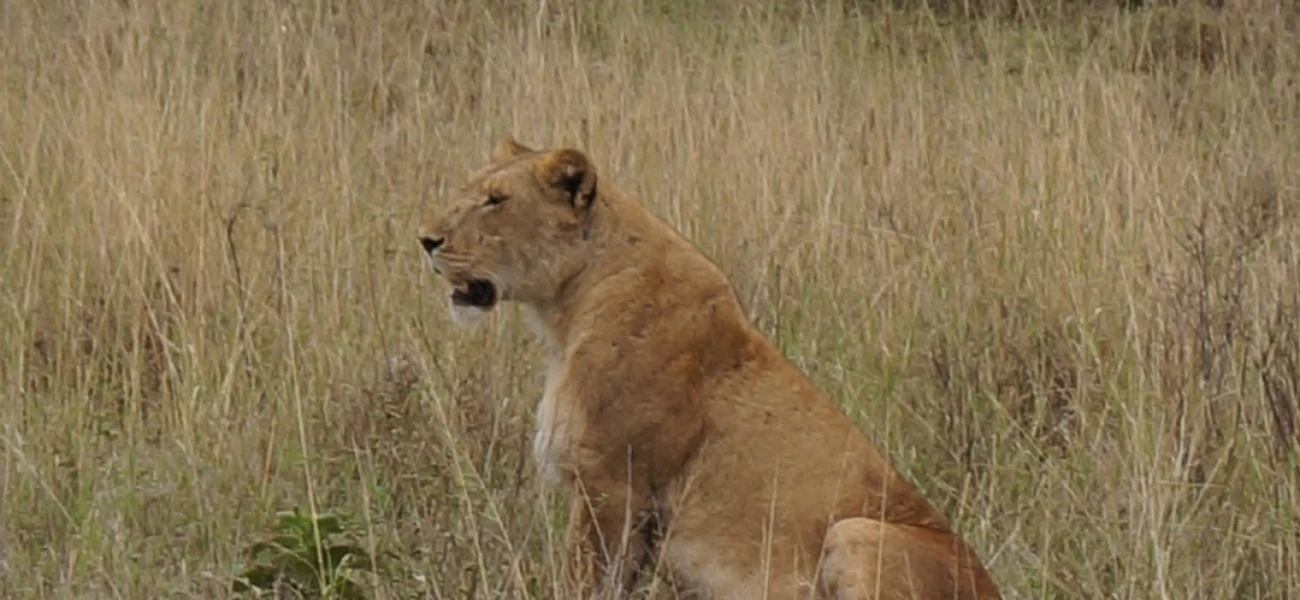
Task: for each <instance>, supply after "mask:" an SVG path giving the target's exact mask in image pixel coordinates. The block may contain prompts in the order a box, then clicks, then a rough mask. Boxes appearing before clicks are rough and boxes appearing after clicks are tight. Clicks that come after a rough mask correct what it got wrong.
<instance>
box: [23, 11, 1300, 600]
mask: <svg viewBox="0 0 1300 600" xmlns="http://www.w3.org/2000/svg"><path fill="white" fill-rule="evenodd" d="M1049 4H1050V5H1051V6H1050V7H1049V8H1043V9H1041V10H1029V11H1021V13H1019V14H1018V15H1011V16H1008V14H1009V13H1008V12H1006V11H997V10H994V11H991V12H990V13H989V14H988V15H986V16H985V17H981V18H973V17H970V16H962V15H957V14H954V13H952V12H949V13H936V12H927V11H916V10H898V11H893V10H891V11H884V10H874V9H873V10H865V9H858V8H854V7H852V6H850V7H847V8H846V7H844V6H841V5H838V4H835V3H830V4H826V3H813V4H799V3H796V2H748V1H746V2H738V3H730V4H727V3H722V2H692V3H680V4H672V3H668V2H652V1H650V0H641V1H639V2H631V3H628V4H626V5H614V4H609V5H597V4H594V3H592V4H574V3H568V2H558V1H557V2H550V3H548V4H542V5H531V6H526V7H520V6H514V5H510V4H509V3H504V2H494V3H481V4H480V3H473V2H463V3H456V2H440V1H437V0H428V1H425V2H416V1H413V0H412V1H404V0H394V1H388V2H375V3H369V4H367V3H360V2H357V3H349V2H325V1H319V2H313V1H290V0H282V1H276V2H269V3H261V4H255V3H238V2H229V3H209V2H198V1H195V0H181V1H178V2H149V1H134V0H122V1H120V2H119V1H109V0H87V1H85V2H78V3H73V2H68V1H55V2H37V1H35V0H13V1H9V2H4V3H3V4H2V5H0V52H2V53H3V54H2V56H3V58H4V60H3V61H0V331H2V332H3V335H2V336H0V597H4V598H88V599H89V598H95V599H100V598H132V599H134V598H189V597H202V598H217V597H228V596H229V593H228V590H229V586H230V582H231V579H232V577H234V576H235V575H236V574H238V573H239V572H240V571H241V569H243V568H244V567H245V566H246V565H247V564H248V562H249V556H248V555H247V553H246V550H247V549H248V548H249V546H250V545H251V544H253V543H254V542H257V541H259V540H262V539H264V538H266V537H267V536H269V535H271V534H273V533H274V529H273V526H274V523H275V520H276V514H277V512H278V511H284V510H289V509H292V508H293V507H300V508H301V509H302V510H304V511H307V512H308V513H310V511H312V510H313V509H314V510H317V511H322V512H326V511H328V512H334V513H338V514H341V515H343V516H346V517H348V518H349V519H350V520H351V522H352V523H353V524H354V525H355V533H354V534H353V535H354V538H355V541H356V543H357V544H358V545H359V546H360V547H361V548H362V549H364V550H366V551H368V552H373V553H375V554H378V555H382V556H383V557H384V559H385V560H384V563H383V565H384V566H385V570H384V571H383V572H382V573H379V574H376V575H370V574H367V573H364V572H362V573H360V574H358V575H357V578H358V581H360V582H361V583H363V584H364V586H365V588H366V590H367V592H368V593H369V595H371V596H373V597H378V598H417V597H418V598H426V597H427V598H550V597H552V590H553V589H554V588H553V584H554V579H555V573H556V570H557V568H556V565H557V559H558V553H557V543H556V542H557V539H558V536H559V534H560V532H561V531H562V527H563V521H562V519H563V517H562V515H563V514H564V513H563V511H561V510H557V509H558V507H559V506H561V504H560V503H561V501H562V498H561V497H560V496H559V495H558V494H556V493H553V492H550V491H548V490H546V489H545V488H544V487H543V486H542V485H541V484H540V481H539V479H538V477H537V476H536V475H535V474H534V468H533V464H532V462H531V458H530V457H529V456H528V453H527V448H528V445H529V439H530V436H531V430H530V427H531V423H532V411H533V404H534V403H535V401H536V399H537V397H538V395H539V388H540V382H541V374H540V372H539V369H538V361H537V360H536V359H537V356H536V350H537V348H536V346H535V342H534V341H533V340H532V339H531V338H530V336H529V335H527V333H526V331H525V330H524V328H523V326H522V324H521V323H520V322H519V319H518V318H517V316H516V315H515V314H514V309H513V308H510V307H507V308H506V309H505V310H500V311H498V313H497V314H496V315H495V316H494V317H493V318H492V319H490V320H489V321H488V322H485V323H484V325H483V326H482V327H479V328H476V329H453V327H452V326H451V324H450V321H449V318H448V316H447V314H446V311H445V310H444V301H445V296H446V293H447V290H446V289H445V287H443V286H442V284H440V283H439V282H437V281H435V280H434V279H433V278H432V276H431V274H430V273H429V272H428V270H427V267H426V265H425V263H424V260H423V257H422V255H421V252H420V248H419V245H418V244H417V243H416V238H415V231H416V226H417V224H418V220H419V219H420V217H421V216H423V214H424V213H425V211H427V210H429V209H433V208H436V207H437V206H438V205H439V203H440V202H442V201H443V200H444V199H446V198H447V197H448V193H449V190H450V189H451V188H452V186H454V185H456V184H458V183H459V182H460V180H461V178H462V177H464V175H465V174H466V173H467V172H468V171H469V170H471V169H473V168H476V167H478V166H480V165H481V164H482V163H483V162H484V161H485V160H486V157H487V155H488V153H489V152H490V149H491V147H492V146H493V145H494V143H495V142H496V141H497V139H499V138H500V137H501V136H503V135H506V134H513V135H516V136H517V137H518V138H519V139H520V140H521V141H523V142H524V143H526V144H530V145H535V146H560V145H572V146H576V147H579V148H582V149H583V150H585V151H587V152H588V153H589V155H590V156H591V157H592V159H593V160H594V161H595V163H596V164H597V167H598V169H600V172H601V176H602V177H606V178H609V179H610V180H613V181H616V182H618V184H619V185H620V186H621V187H622V188H624V189H625V190H627V191H630V192H633V193H635V194H637V195H638V196H639V197H641V198H642V199H643V200H644V201H645V202H646V203H647V204H648V205H649V206H650V207H651V209H652V210H653V211H654V212H656V213H657V214H659V215H662V216H663V217H664V218H666V219H667V220H668V221H669V222H671V223H672V224H674V225H675V226H677V227H679V228H680V229H681V230H682V231H683V232H684V233H686V234H687V235H688V236H690V237H691V238H692V239H694V240H695V241H696V242H697V243H698V244H699V245H700V247H701V249H702V250H704V251H705V252H706V253H708V254H709V255H710V256H712V257H714V258H715V259H716V260H717V261H718V262H719V263H720V264H721V265H722V267H723V268H724V269H725V270H726V271H727V272H728V273H729V274H730V275H731V276H732V278H733V281H734V282H735V284H736V286H737V289H738V291H739V293H740V295H741V297H742V299H743V301H744V302H745V304H746V307H747V310H748V311H749V313H750V314H751V316H752V317H753V318H754V319H755V321H756V322H757V323H758V324H759V325H760V326H761V327H762V329H763V330H764V331H765V332H766V333H767V334H769V335H770V336H771V338H772V339H773V340H775V341H776V342H777V343H778V344H779V345H780V347H781V348H782V349H783V351H784V352H785V353H786V354H787V355H788V356H789V357H790V358H791V359H792V360H794V361H795V362H796V363H797V364H799V365H800V366H801V367H802V368H804V369H805V370H806V371H807V372H808V373H809V374H810V375H811V376H812V377H813V379H814V380H815V381H816V382H817V383H818V384H819V385H820V386H821V387H822V389H824V390H825V391H827V392H828V394H829V395H830V396H831V398H833V399H834V400H835V401H836V402H838V403H839V404H841V405H842V406H843V407H844V409H845V410H846V411H847V412H848V413H849V414H850V415H851V416H852V417H853V418H854V419H855V420H856V421H857V422H858V423H859V424H860V425H861V427H862V428H863V430H864V431H866V432H867V433H868V435H870V436H871V438H872V439H873V440H875V441H876V442H877V443H878V444H879V445H880V446H881V448H882V449H883V450H884V451H886V452H887V453H888V454H889V455H890V456H891V457H892V459H893V460H894V461H895V462H896V464H897V465H898V466H899V468H900V469H901V470H902V471H903V472H904V473H905V474H907V476H908V477H909V478H910V479H911V480H912V481H914V482H916V484H917V485H918V486H919V487H920V488H921V489H922V490H923V491H924V492H925V493H926V494H927V495H928V497H929V498H930V499H931V500H933V501H934V503H935V504H936V505H937V506H939V507H940V508H941V509H942V511H943V512H944V513H945V514H946V515H947V516H948V517H949V518H950V519H951V520H952V522H953V524H954V526H955V527H956V528H957V529H958V530H959V531H960V532H961V533H962V534H963V535H964V536H966V537H967V539H968V540H969V541H970V542H971V544H972V545H973V546H974V547H975V548H976V549H977V550H978V551H979V553H980V554H981V556H983V557H984V558H985V560H986V561H987V563H988V565H989V567H990V569H991V571H992V573H993V574H994V577H995V578H996V579H997V581H998V583H999V584H1000V585H1001V586H1002V588H1003V591H1004V595H1005V596H1006V597H1007V598H1060V599H1066V598H1135V599H1136V598H1142V599H1145V598H1161V599H1165V598H1168V599H1184V598H1273V599H1284V598H1300V536H1298V534H1297V529H1298V528H1300V524H1298V523H1297V518H1298V515H1300V461H1298V460H1297V457H1298V456H1300V454H1298V450H1300V441H1298V440H1300V437H1298V434H1297V430H1298V426H1300V414H1298V413H1300V401H1298V400H1297V398H1298V397H1300V285H1298V284H1297V282H1298V281H1300V279H1298V277H1300V254H1297V250H1298V249H1300V248H1298V244H1297V241H1298V240H1297V229H1296V223H1295V214H1296V211H1297V209H1300V205H1297V203H1296V198H1297V189H1298V187H1300V171H1298V170H1297V169H1296V168H1295V167H1294V165H1296V164H1297V159H1300V156H1297V147H1298V146H1297V142H1298V141H1300V75H1297V73H1300V41H1297V38H1296V36H1295V34H1294V32H1296V31H1297V28H1296V26H1297V21H1296V20H1295V18H1294V15H1290V14H1285V13H1283V12H1281V11H1280V10H1279V11H1276V12H1275V11H1274V9H1272V8H1254V9H1251V8H1243V6H1245V5H1244V4H1241V3H1238V4H1237V5H1236V8H1235V9H1233V10H1227V11H1222V12H1215V11H1210V10H1199V9H1193V8H1190V7H1182V8H1150V9H1144V10H1141V11H1135V12H1117V11H1114V10H1103V9H1091V8H1080V7H1076V6H1074V5H1070V4H1068V3H1060V4H1058V3H1042V5H1043V6H1048V5H1049ZM601 6H605V7H603V8H602V7H601ZM956 12H961V11H959V10H958V11H956ZM326 579H328V577H327V578H326ZM647 593H649V594H651V595H652V596H655V597H660V598H663V597H667V596H665V595H664V594H663V593H660V592H657V591H655V590H650V591H649V592H647Z"/></svg>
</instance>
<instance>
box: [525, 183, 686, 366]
mask: <svg viewBox="0 0 1300 600" xmlns="http://www.w3.org/2000/svg"><path fill="white" fill-rule="evenodd" d="M590 218H591V222H590V223H589V230H588V232H589V233H588V235H587V237H586V239H585V240H584V241H583V242H582V245H581V246H580V248H579V252H581V253H582V256H583V257H584V258H583V260H582V262H581V265H580V266H577V267H576V268H574V269H572V270H571V271H570V272H568V273H567V274H565V275H564V276H561V277H560V278H559V280H558V282H557V285H556V286H555V287H556V291H555V293H554V294H552V295H551V296H550V297H548V298H546V299H544V300H533V301H526V302H521V305H522V307H523V309H524V310H523V314H524V317H525V320H526V322H527V323H528V325H529V328H530V329H531V330H532V331H533V333H534V334H535V335H537V337H538V338H540V339H541V340H542V342H543V344H544V346H545V348H546V350H547V354H548V355H552V356H555V355H557V354H558V353H560V352H562V351H563V349H564V348H565V347H566V346H567V345H568V344H569V342H570V341H571V339H572V338H573V335H574V333H575V332H576V331H577V330H578V329H580V328H581V327H582V326H583V325H584V324H583V323H582V317H583V315H585V314H591V313H594V312H596V311H598V310H599V309H600V307H601V306H602V305H603V304H609V303H611V302H614V303H616V302H620V301H621V300H620V298H624V297H626V293H627V292H631V290H628V289H626V288H625V287H623V286H618V285H616V284H613V283H611V282H612V281H613V279H614V278H617V279H618V281H620V282H622V281H628V280H635V277H634V276H635V274H636V272H637V271H639V270H641V269H645V268H647V263H646V260H647V259H651V260H653V258H654V257H655V256H656V255H658V254H662V248H657V247H658V246H660V245H661V244H662V243H669V244H671V243H674V240H673V237H674V236H672V235H671V230H670V229H668V225H667V224H666V223H663V222H662V221H660V220H659V219H658V218H656V217H655V216H654V215H652V214H651V213H650V212H649V211H647V210H646V209H645V208H644V207H642V206H641V205H640V204H638V203H637V202H635V201H633V200H631V199H629V198H627V197H625V196H623V195H622V194H621V193H619V192H617V191H615V190H608V189H607V190H605V191H602V192H601V194H600V196H599V197H598V198H597V199H596V201H595V203H594V204H593V205H592V213H591V215H590ZM629 275H632V276H633V277H628V276H629ZM611 287H614V288H622V289H620V290H619V291H620V293H616V294H611V293H610V291H611V290H610V288H611Z"/></svg>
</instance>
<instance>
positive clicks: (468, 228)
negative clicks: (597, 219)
mask: <svg viewBox="0 0 1300 600" xmlns="http://www.w3.org/2000/svg"><path fill="white" fill-rule="evenodd" d="M595 200H596V172H595V169H594V168H593V167H592V165H591V163H590V161H588V159H587V157H586V156H585V155H583V154H582V153H581V152H579V151H577V150H573V149H568V148H565V149H557V150H547V151H537V150H532V149H529V148H527V147H525V146H523V145H521V144H520V143H518V142H516V141H515V140H514V139H512V138H509V137H507V138H505V139H504V140H502V141H501V143H500V144H499V145H498V146H497V148H496V150H495V152H493V156H492V159H491V161H490V163H489V164H488V165H487V166H486V167H484V168H482V169H479V170H478V171H477V172H475V173H473V174H472V175H471V176H470V177H469V179H468V181H467V182H466V183H465V184H464V185H462V186H461V187H460V188H459V189H457V190H456V192H455V196H454V197H453V198H452V200H451V201H450V202H449V203H448V204H447V205H446V206H445V207H444V208H442V209H440V210H437V211H435V213H434V214H433V215H432V216H431V217H430V218H429V219H428V220H426V221H425V222H424V224H423V226H422V227H421V228H420V232H419V237H420V246H421V247H422V248H423V249H424V252H425V253H426V254H428V256H429V262H430V265H431V266H432V268H433V271H434V272H435V273H437V274H438V275H440V276H442V277H443V278H444V279H446V280H447V282H448V283H450V284H451V287H452V293H451V298H450V303H451V308H452V315H453V317H454V318H455V319H456V320H457V321H458V322H461V323H467V322H472V321H474V320H476V319H477V317H479V316H480V315H482V314H483V313H486V312H487V311H489V310H491V309H492V308H493V307H494V306H496V305H497V303H498V302H502V301H516V302H522V303H527V304H535V305H541V304H545V303H547V302H549V301H552V300H553V299H554V298H555V296H556V294H557V293H559V290H561V288H563V286H564V283H565V282H566V281H569V280H570V279H571V278H573V277H574V276H575V275H576V274H577V273H579V272H581V270H582V268H583V266H584V253H583V245H584V241H585V240H586V239H587V235H588V228H589V226H590V218H589V213H590V211H591V207H592V204H593V203H594V202H595Z"/></svg>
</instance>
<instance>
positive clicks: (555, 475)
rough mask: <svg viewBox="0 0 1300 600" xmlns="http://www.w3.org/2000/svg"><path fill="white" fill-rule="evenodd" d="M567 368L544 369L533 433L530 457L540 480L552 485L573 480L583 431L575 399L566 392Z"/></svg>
mask: <svg viewBox="0 0 1300 600" xmlns="http://www.w3.org/2000/svg"><path fill="white" fill-rule="evenodd" d="M565 371H566V368H565V366H564V365H554V366H552V367H551V368H549V369H548V370H547V375H546V387H545V390H544V391H543V392H542V400H541V402H539V403H538V405H537V430H536V431H535V432H534V434H533V457H534V458H535V459H536V460H537V464H538V468H539V469H540V470H541V473H542V477H543V478H544V479H545V480H546V481H547V482H548V483H550V484H552V485H561V484H566V483H569V482H571V481H572V480H573V476H574V473H575V471H576V469H577V467H578V461H577V451H578V442H579V438H580V435H581V433H582V430H583V428H584V425H585V424H584V423H583V416H582V415H583V412H582V410H581V407H580V406H579V405H578V402H577V401H578V398H576V397H574V396H573V395H572V394H571V393H567V392H566V379H567V378H566V375H565Z"/></svg>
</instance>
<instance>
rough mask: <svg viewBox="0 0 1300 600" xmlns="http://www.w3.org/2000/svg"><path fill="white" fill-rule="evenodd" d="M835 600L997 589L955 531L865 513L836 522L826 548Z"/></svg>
mask: <svg viewBox="0 0 1300 600" xmlns="http://www.w3.org/2000/svg"><path fill="white" fill-rule="evenodd" d="M820 568H821V573H820V579H821V583H822V589H823V590H824V592H825V593H826V596H827V597H828V598H831V599H833V600H904V599H907V600H921V599H926V600H929V599H935V600H939V599H945V600H948V599H951V600H993V599H996V598H999V595H998V591H997V588H996V587H994V585H993V582H992V580H991V579H989V577H988V575H987V574H986V573H985V571H984V569H983V567H981V566H980V565H979V563H978V561H977V559H975V557H974V554H973V553H972V552H971V551H970V550H969V549H968V548H966V546H965V545H964V544H963V543H962V542H961V541H959V540H958V539H957V538H955V537H954V536H953V535H952V534H950V533H946V532H941V531H935V530H932V529H924V528H920V527H913V526H908V525H897V524H890V523H884V522H882V521H876V520H873V519H866V518H851V519H844V520H842V521H839V522H836V523H835V524H834V525H832V526H831V528H830V530H829V531H827V533H826V539H825V542H824V545H823V550H822V562H821V567H820Z"/></svg>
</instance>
